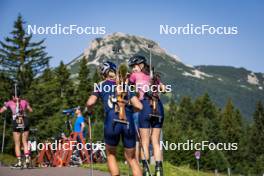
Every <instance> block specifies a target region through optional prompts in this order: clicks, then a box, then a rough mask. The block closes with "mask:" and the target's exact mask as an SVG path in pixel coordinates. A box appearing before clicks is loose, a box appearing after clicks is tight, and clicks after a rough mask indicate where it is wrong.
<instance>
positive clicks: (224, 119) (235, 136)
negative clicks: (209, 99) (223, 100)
mask: <svg viewBox="0 0 264 176" xmlns="http://www.w3.org/2000/svg"><path fill="white" fill-rule="evenodd" d="M242 130H243V129H242V116H241V114H240V112H239V110H236V109H235V107H234V105H233V103H232V101H231V99H229V100H228V101H227V104H226V106H225V109H224V111H223V113H222V115H221V119H220V134H221V140H222V142H224V143H227V144H228V143H237V146H238V150H237V151H233V150H228V151H225V153H226V156H227V158H228V161H229V163H230V164H231V165H230V167H232V168H235V165H236V164H237V163H239V162H240V161H241V156H240V149H239V147H240V144H241V137H242Z"/></svg>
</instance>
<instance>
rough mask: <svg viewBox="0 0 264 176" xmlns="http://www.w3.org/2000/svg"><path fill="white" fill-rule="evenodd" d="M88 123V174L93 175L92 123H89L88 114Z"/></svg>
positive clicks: (89, 117)
mask: <svg viewBox="0 0 264 176" xmlns="http://www.w3.org/2000/svg"><path fill="white" fill-rule="evenodd" d="M88 124H89V140H90V174H91V176H93V146H92V145H93V143H92V125H91V116H88Z"/></svg>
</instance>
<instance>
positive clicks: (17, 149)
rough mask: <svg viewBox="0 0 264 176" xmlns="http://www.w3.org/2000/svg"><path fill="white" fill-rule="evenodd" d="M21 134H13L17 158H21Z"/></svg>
mask: <svg viewBox="0 0 264 176" xmlns="http://www.w3.org/2000/svg"><path fill="white" fill-rule="evenodd" d="M20 136H21V135H20V132H13V139H14V142H15V153H16V157H17V158H20V157H21V151H20Z"/></svg>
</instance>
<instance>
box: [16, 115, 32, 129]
mask: <svg viewBox="0 0 264 176" xmlns="http://www.w3.org/2000/svg"><path fill="white" fill-rule="evenodd" d="M23 121H24V125H23V126H21V124H19V123H17V120H13V132H24V131H29V121H28V118H27V117H24V118H23Z"/></svg>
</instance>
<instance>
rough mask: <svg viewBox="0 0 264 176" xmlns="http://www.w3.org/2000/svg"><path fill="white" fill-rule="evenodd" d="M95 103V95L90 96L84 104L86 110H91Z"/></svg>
mask: <svg viewBox="0 0 264 176" xmlns="http://www.w3.org/2000/svg"><path fill="white" fill-rule="evenodd" d="M96 101H97V96H95V95H91V96H90V97H89V98H88V100H87V102H86V106H87V107H88V108H91V107H92V106H93V105H94V104H95V103H96Z"/></svg>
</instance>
